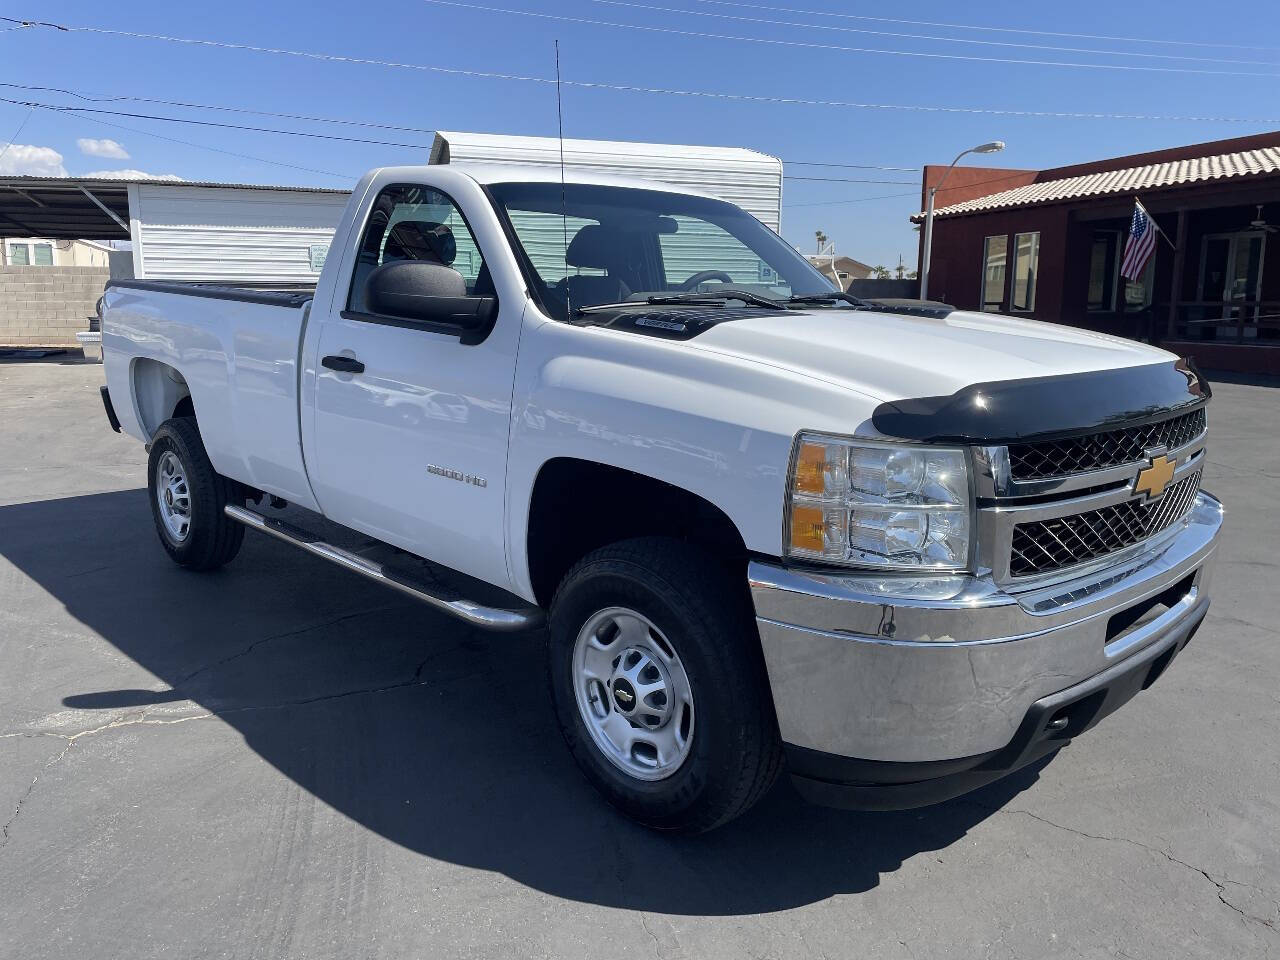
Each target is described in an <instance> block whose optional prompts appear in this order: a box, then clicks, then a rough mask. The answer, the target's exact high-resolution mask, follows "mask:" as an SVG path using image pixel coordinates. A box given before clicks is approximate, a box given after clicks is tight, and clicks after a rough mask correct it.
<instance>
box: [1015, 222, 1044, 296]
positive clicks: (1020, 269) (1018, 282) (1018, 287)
mask: <svg viewBox="0 0 1280 960" xmlns="http://www.w3.org/2000/svg"><path fill="white" fill-rule="evenodd" d="M1039 273H1040V234H1039V233H1038V232H1037V233H1019V234H1015V235H1014V238H1013V297H1012V300H1013V303H1012V309H1014V310H1027V311H1031V310H1035V308H1036V277H1037V276H1038V275H1039Z"/></svg>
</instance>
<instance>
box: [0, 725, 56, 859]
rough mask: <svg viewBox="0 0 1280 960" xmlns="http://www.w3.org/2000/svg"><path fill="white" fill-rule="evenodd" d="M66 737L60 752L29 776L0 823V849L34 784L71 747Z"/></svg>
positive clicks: (7, 839) (6, 840)
mask: <svg viewBox="0 0 1280 960" xmlns="http://www.w3.org/2000/svg"><path fill="white" fill-rule="evenodd" d="M66 739H67V742H66V744H65V745H64V746H63V748H62V752H60V753H59V754H58V755H57V756H55V757H54V758H53V759H52V760H50V761H49V762H48V763H46V764H45V765H44V766H43V767H41V768H40V769H39V771H37V773H36V775H35V776H34V777H32V778H31V782H30V783H29V784H27V789H26V790H24V791H23V793H22V796H20V797H19V798H18V802H17V803H16V804H14V807H13V812H12V813H11V814H9V819H7V820H6V821H5V822H4V823H3V824H2V825H0V850H3V849H4V847H5V844H7V843H8V842H9V829H10V828H11V827H12V826H13V822H14V821H15V820H17V819H18V815H19V814H21V813H22V806H23V804H25V803H26V802H27V800H28V799H30V797H31V794H32V792H33V791H34V790H35V788H36V784H37V783H39V782H40V778H41V777H42V776H44V774H45V773H46V772H47V771H48V770H49V768H50V767H52V766H53V765H54V764H56V763H57V762H58V761H59V760H61V759H62V758H63V757H65V756H66V755H67V751H68V750H70V749H71V739H70V738H66Z"/></svg>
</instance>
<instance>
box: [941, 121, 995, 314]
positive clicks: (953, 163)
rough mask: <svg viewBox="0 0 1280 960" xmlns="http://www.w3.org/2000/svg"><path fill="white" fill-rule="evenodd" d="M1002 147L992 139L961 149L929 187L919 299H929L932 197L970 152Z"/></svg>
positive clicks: (988, 151)
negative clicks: (939, 177) (937, 179)
mask: <svg viewBox="0 0 1280 960" xmlns="http://www.w3.org/2000/svg"><path fill="white" fill-rule="evenodd" d="M1003 149H1004V141H1003V140H992V141H991V142H990V143H984V144H980V145H979V146H976V147H970V148H969V149H968V150H964V151H962V152H961V153H960V154H958V155H957V156H956V158H955V159H954V160H952V161H951V166H949V167H947V172H946V173H944V174H943V175H942V179H941V180H939V181H938V182H937V183H936V184H934V185H933V186H931V187H930V188H929V195H928V200H927V202H926V204H925V213H924V256H923V257H922V258H921V262H920V299H921V300H928V299H929V267H930V266H931V265H932V263H933V207H934V198H935V197H936V196H937V195H938V191H939V190H941V189H942V185H943V184H944V183H946V182H947V177H949V176H951V171H952V170H954V169H955V168H956V164H957V163H959V162H960V160H961V159H962V158H963V157H965V156H967V155H968V154H970V153H999V152H1000V151H1001V150H1003Z"/></svg>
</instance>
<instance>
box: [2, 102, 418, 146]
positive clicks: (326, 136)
mask: <svg viewBox="0 0 1280 960" xmlns="http://www.w3.org/2000/svg"><path fill="white" fill-rule="evenodd" d="M0 103H13V104H17V105H19V106H23V107H42V108H43V109H45V110H53V111H55V112H57V113H73V114H77V115H79V114H86V113H89V114H102V115H104V116H108V117H126V118H129V119H133V120H159V121H162V122H164V123H185V124H190V125H192V126H197V127H217V128H219V129H223V130H244V131H246V132H248V133H273V134H280V135H283V136H288V137H311V138H312V139H316V140H337V141H341V142H343V143H362V144H371V145H373V146H379V147H408V148H410V149H413V150H427V149H430V144H424V143H403V142H399V141H395V140H371V139H368V138H365V137H340V136H338V135H337V134H331V133H311V132H310V131H304V130H281V129H280V128H278V127H251V126H249V125H247V124H242V123H218V122H216V121H214V120H192V119H190V118H189V117H164V116H160V115H158V114H154V113H131V112H129V111H126V110H107V109H105V108H103V107H67V106H61V105H59V104H54V103H39V102H36V101H32V100H12V99H9V98H8V97H0Z"/></svg>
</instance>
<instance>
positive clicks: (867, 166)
mask: <svg viewBox="0 0 1280 960" xmlns="http://www.w3.org/2000/svg"><path fill="white" fill-rule="evenodd" d="M0 86H2V84H0ZM782 162H783V163H788V164H790V165H791V166H793V167H842V168H844V169H846V170H892V171H895V172H897V173H918V172H919V171H920V168H919V167H883V166H880V165H879V164H874V163H825V162H822V161H818V160H787V159H785V158H784V159H783V161H782Z"/></svg>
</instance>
